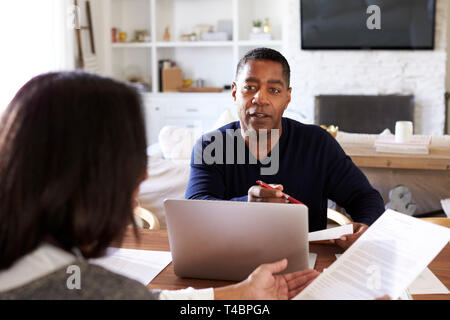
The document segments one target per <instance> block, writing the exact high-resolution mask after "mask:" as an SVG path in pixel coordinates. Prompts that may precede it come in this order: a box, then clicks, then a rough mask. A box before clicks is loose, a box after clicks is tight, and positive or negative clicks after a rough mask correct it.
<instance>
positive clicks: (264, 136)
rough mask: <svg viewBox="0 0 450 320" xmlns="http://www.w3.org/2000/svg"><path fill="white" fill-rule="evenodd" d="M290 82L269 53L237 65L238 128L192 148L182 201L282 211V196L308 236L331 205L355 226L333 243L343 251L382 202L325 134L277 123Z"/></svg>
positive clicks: (255, 53)
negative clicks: (291, 202) (295, 203)
mask: <svg viewBox="0 0 450 320" xmlns="http://www.w3.org/2000/svg"><path fill="white" fill-rule="evenodd" d="M289 78H290V68H289V64H288V62H287V61H286V59H285V58H284V57H283V56H282V55H281V54H280V53H279V52H277V51H275V50H272V49H268V48H258V49H254V50H252V51H250V52H248V53H247V54H246V55H245V56H244V57H243V58H242V59H241V60H240V62H239V64H238V66H237V71H236V78H235V82H234V83H233V85H232V96H233V99H234V102H235V104H236V106H237V109H238V114H239V121H236V122H233V123H230V124H228V125H226V126H224V127H222V128H220V129H218V130H217V131H215V132H212V133H210V134H206V135H204V136H203V137H202V138H201V139H199V141H197V143H196V145H195V146H194V150H193V153H192V159H191V174H190V178H189V184H188V187H187V190H186V198H187V199H211V200H234V201H262V202H279V203H286V202H287V201H286V200H285V199H284V198H283V193H282V191H283V192H285V193H287V194H289V195H290V196H292V197H294V198H296V199H298V200H299V201H301V202H303V203H304V204H305V205H306V206H307V207H308V209H309V230H310V231H316V230H320V229H325V228H326V224H327V203H328V202H327V199H331V200H333V201H335V202H336V203H338V204H339V205H340V206H342V207H344V208H345V209H346V211H347V212H348V213H349V214H350V215H351V217H352V218H353V220H354V221H355V223H354V226H353V229H354V234H352V235H346V236H344V237H342V238H341V239H340V240H336V243H337V244H338V245H340V246H341V247H343V248H347V247H349V246H350V245H351V244H352V243H353V242H354V241H355V240H356V239H357V238H358V237H359V236H360V235H361V234H362V233H363V232H364V231H365V230H366V229H367V228H368V226H369V225H370V224H372V223H373V222H374V221H375V220H376V219H377V218H378V217H379V216H380V215H381V214H382V213H383V212H384V204H383V200H382V198H381V196H380V194H379V193H378V192H377V191H376V190H374V189H373V188H372V187H371V186H370V184H369V182H368V181H367V179H366V177H365V176H364V175H363V173H362V172H361V171H360V170H359V169H358V168H357V167H356V166H355V165H354V164H353V162H352V161H351V159H350V158H349V157H348V156H347V155H346V154H345V152H344V151H343V150H342V148H341V147H340V146H339V144H338V143H337V142H336V141H335V139H334V138H333V137H332V136H331V135H330V134H329V133H328V132H327V131H325V130H323V129H322V128H320V127H319V126H316V125H305V124H302V123H300V122H297V121H294V120H291V119H288V118H283V117H282V116H283V112H284V110H286V108H287V106H288V104H289V102H290V101H291V91H292V88H290V84H289ZM236 132H237V134H236ZM223 141H225V143H224V142H223ZM230 142H231V144H230ZM230 145H231V147H230ZM239 145H242V146H244V148H243V149H240V148H239ZM223 155H225V157H226V161H223V158H224V157H223ZM244 159H245V161H243V160H244ZM257 180H262V181H264V182H267V183H270V184H272V186H273V187H274V188H275V189H273V190H272V189H269V188H264V187H261V186H259V185H256V181H257ZM332 242H334V241H332Z"/></svg>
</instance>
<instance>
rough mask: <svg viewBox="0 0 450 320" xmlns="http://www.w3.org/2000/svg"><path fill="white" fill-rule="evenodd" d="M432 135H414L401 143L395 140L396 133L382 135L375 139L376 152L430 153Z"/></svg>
mask: <svg viewBox="0 0 450 320" xmlns="http://www.w3.org/2000/svg"><path fill="white" fill-rule="evenodd" d="M430 143H431V137H430V136H412V138H411V140H410V141H408V142H404V143H400V142H396V141H395V136H394V135H386V136H380V137H378V139H377V140H375V143H374V146H375V151H376V152H384V153H403V154H405V153H406V154H429V153H430Z"/></svg>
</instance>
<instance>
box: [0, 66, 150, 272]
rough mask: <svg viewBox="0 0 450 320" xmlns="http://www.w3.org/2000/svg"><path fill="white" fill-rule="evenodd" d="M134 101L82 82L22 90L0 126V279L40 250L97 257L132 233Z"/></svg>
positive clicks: (88, 77) (36, 81) (119, 87)
mask: <svg viewBox="0 0 450 320" xmlns="http://www.w3.org/2000/svg"><path fill="white" fill-rule="evenodd" d="M146 160H147V158H146V135H145V124H144V117H143V110H142V106H141V100H140V96H139V94H138V93H137V92H136V91H135V90H134V89H133V88H131V87H129V86H128V85H126V84H124V83H121V82H118V81H115V80H112V79H108V78H104V77H101V76H97V75H93V74H87V73H82V72H60V73H47V74H43V75H40V76H37V77H35V78H33V79H31V80H30V81H29V82H28V83H26V84H25V85H24V86H23V87H22V88H21V89H20V90H19V91H18V93H17V94H16V96H15V97H14V99H13V100H12V101H11V103H10V104H9V106H8V108H7V109H6V111H5V113H4V115H3V117H2V122H1V125H0V269H4V268H8V267H9V266H11V265H12V263H14V261H16V260H17V259H18V258H20V257H21V256H23V255H25V254H27V253H29V252H31V251H32V250H34V249H35V248H37V247H38V246H39V245H40V244H41V243H42V242H44V241H49V242H51V243H54V244H56V245H58V246H59V247H61V248H63V249H64V250H68V251H70V250H71V249H72V248H73V247H78V248H79V249H80V250H81V251H82V253H83V255H84V256H85V257H86V258H91V257H98V256H100V255H102V254H103V253H104V250H105V249H106V247H107V246H108V245H109V244H110V243H111V241H113V240H119V239H121V238H122V236H123V233H124V232H125V230H126V227H127V225H129V224H132V225H133V227H134V231H135V233H136V225H135V223H134V218H133V199H132V198H133V194H134V191H135V190H136V188H137V187H138V186H139V183H140V182H141V181H142V180H143V178H144V177H145V171H146Z"/></svg>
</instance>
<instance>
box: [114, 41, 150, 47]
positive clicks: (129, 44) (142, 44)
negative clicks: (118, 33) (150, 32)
mask: <svg viewBox="0 0 450 320" xmlns="http://www.w3.org/2000/svg"><path fill="white" fill-rule="evenodd" d="M111 47H112V48H151V47H152V43H151V42H124V43H121V42H114V43H111Z"/></svg>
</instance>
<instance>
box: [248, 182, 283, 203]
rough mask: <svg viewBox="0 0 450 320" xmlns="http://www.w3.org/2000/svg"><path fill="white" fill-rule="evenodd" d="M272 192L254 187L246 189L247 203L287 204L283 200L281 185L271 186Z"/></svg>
mask: <svg viewBox="0 0 450 320" xmlns="http://www.w3.org/2000/svg"><path fill="white" fill-rule="evenodd" d="M270 186H271V187H272V188H275V189H276V190H272V189H269V188H264V187H261V186H259V185H255V186H252V187H250V189H248V202H274V203H289V201H287V200H286V199H284V198H283V193H282V191H283V186H282V185H281V184H271V185H270Z"/></svg>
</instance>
